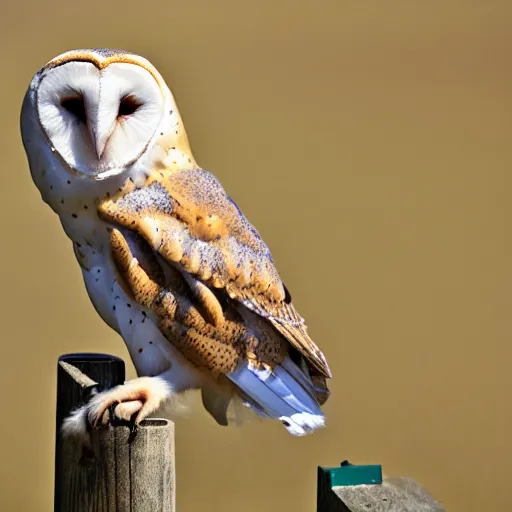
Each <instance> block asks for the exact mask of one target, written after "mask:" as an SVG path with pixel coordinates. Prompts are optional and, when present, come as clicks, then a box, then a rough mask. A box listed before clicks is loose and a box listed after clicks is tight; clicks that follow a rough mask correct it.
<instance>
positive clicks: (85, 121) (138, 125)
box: [21, 49, 190, 179]
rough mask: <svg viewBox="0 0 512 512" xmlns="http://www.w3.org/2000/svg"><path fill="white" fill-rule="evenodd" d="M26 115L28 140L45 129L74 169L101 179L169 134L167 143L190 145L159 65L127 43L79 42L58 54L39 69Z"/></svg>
mask: <svg viewBox="0 0 512 512" xmlns="http://www.w3.org/2000/svg"><path fill="white" fill-rule="evenodd" d="M21 120H22V134H23V139H24V143H25V145H27V139H29V137H30V136H32V135H33V134H34V130H39V131H40V132H41V134H42V135H43V139H44V141H45V143H46V144H47V145H48V147H49V149H50V151H51V152H52V153H53V154H54V155H56V156H57V157H58V158H59V159H60V160H61V162H62V163H63V164H64V166H65V167H66V168H67V170H69V171H71V172H73V173H78V174H80V175H82V176H87V177H91V178H93V179H104V178H107V177H109V176H112V175H117V174H120V173H122V172H123V171H124V170H125V169H126V168H127V167H129V166H130V165H132V164H133V163H134V162H136V161H137V160H138V159H140V158H141V156H142V155H143V154H144V153H145V152H146V151H147V150H148V148H150V147H151V146H152V145H154V143H155V141H160V142H161V141H162V136H164V139H165V140H164V145H166V146H168V147H171V146H174V147H179V146H182V149H183V151H185V152H190V148H189V146H188V141H187V136H186V133H185V130H184V128H183V125H182V122H181V118H180V115H179V112H178V109H177V106H176V104H175V102H174V98H173V96H172V93H171V92H170V90H169V88H168V87H167V86H166V84H165V82H164V80H163V79H162V77H161V76H160V74H159V72H158V71H157V70H156V69H155V68H154V66H152V65H151V63H150V62H148V61H147V60H146V59H144V58H142V57H139V56H138V55H135V54H131V53H128V52H125V51H120V50H119V51H118V50H101V49H100V50H73V51H69V52H66V53H63V54H62V55H59V56H57V57H55V58H54V59H52V60H51V61H50V62H48V63H47V64H46V65H45V66H44V67H43V68H42V69H41V70H40V71H39V72H38V73H37V74H36V75H35V76H34V78H33V80H32V82H31V84H30V87H29V89H28V91H27V95H26V96H25V101H24V105H23V110H22V117H21ZM34 125H37V126H34ZM28 142H29V141H28ZM165 149H168V148H165Z"/></svg>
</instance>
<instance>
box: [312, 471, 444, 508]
mask: <svg viewBox="0 0 512 512" xmlns="http://www.w3.org/2000/svg"><path fill="white" fill-rule="evenodd" d="M363 482H364V483H363ZM317 512H445V510H444V508H443V507H442V506H441V504H440V503H439V502H438V501H436V500H435V499H434V498H433V497H432V496H430V494H429V493H428V492H427V491H426V490H425V489H423V487H421V485H419V484H418V482H416V481H415V480H413V479H412V478H406V477H395V478H387V477H384V478H382V473H381V469H380V466H352V465H351V464H350V463H347V462H346V461H345V462H344V463H342V465H341V466H340V467H339V468H322V467H320V466H319V467H318V488H317Z"/></svg>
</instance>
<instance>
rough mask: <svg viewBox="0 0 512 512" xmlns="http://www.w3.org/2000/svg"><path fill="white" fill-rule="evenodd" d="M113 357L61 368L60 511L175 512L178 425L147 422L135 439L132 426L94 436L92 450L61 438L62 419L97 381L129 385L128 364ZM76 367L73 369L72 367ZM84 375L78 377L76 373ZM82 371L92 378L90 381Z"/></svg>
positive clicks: (69, 359) (80, 357)
mask: <svg viewBox="0 0 512 512" xmlns="http://www.w3.org/2000/svg"><path fill="white" fill-rule="evenodd" d="M109 358H110V356H102V355H97V354H93V355H87V354H75V355H70V356H63V357H62V358H61V359H60V360H59V363H62V362H63V361H64V362H65V363H66V364H64V365H62V364H59V374H58V383H57V388H58V398H57V428H58V430H57V435H56V468H55V506H54V510H55V512H174V511H175V468H174V425H173V423H172V422H169V421H167V420H161V419H148V420H145V421H143V422H142V423H141V425H140V427H139V429H138V432H137V435H136V436H135V439H133V440H131V439H129V437H130V429H129V427H128V426H126V425H123V424H119V425H117V424H116V425H115V426H112V425H109V426H108V427H104V428H101V429H97V430H93V431H92V432H91V438H90V439H91V444H90V446H89V447H87V446H84V444H83V443H82V442H81V441H80V440H77V439H73V438H63V437H62V436H61V435H60V426H61V424H62V420H63V419H64V418H65V417H66V416H67V415H68V414H69V412H70V411H71V410H72V409H74V408H75V407H77V406H80V405H82V404H83V403H85V402H86V401H87V399H88V388H89V389H90V386H91V385H92V381H94V382H96V383H97V384H98V389H99V390H102V389H108V388H110V387H112V386H114V385H117V384H119V383H122V382H123V381H124V363H123V361H122V360H120V359H118V358H112V359H109ZM69 365H71V366H69ZM73 368H75V369H77V370H79V371H78V372H75V371H74V369H73ZM81 372H83V373H85V374H87V376H88V377H89V378H87V377H85V375H83V374H82V373H81Z"/></svg>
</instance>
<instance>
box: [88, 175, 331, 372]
mask: <svg viewBox="0 0 512 512" xmlns="http://www.w3.org/2000/svg"><path fill="white" fill-rule="evenodd" d="M98 212H99V215H100V216H101V217H102V218H103V219H104V220H106V221H108V222H112V223H116V224H118V225H121V226H123V227H125V228H128V229H131V230H133V231H136V232H137V233H139V234H140V235H141V236H142V237H143V238H144V239H145V240H147V242H148V243H149V244H150V245H151V247H152V248H153V250H155V251H156V252H158V253H159V254H160V255H161V256H163V257H164V258H165V259H166V260H167V261H168V262H169V263H171V264H173V265H175V266H176V267H177V268H179V269H180V270H181V271H182V272H186V273H189V274H191V275H193V276H194V277H195V278H197V279H198V280H199V281H201V282H203V283H204V284H206V285H207V286H209V287H212V288H217V289H224V290H225V291H226V293H227V294H228V295H229V297H230V298H231V299H235V300H237V301H239V302H240V303H241V304H243V305H244V306H245V307H247V308H248V309H249V310H251V311H253V312H255V313H257V314H258V315H260V316H261V317H263V318H265V319H267V320H268V321H269V322H270V323H271V324H272V325H273V326H274V328H275V329H276V330H277V331H279V332H280V333H281V335H283V336H284V337H285V338H286V339H287V340H288V341H289V342H290V343H291V344H292V346H294V347H295V348H296V349H297V350H298V351H299V352H300V353H301V354H302V355H303V356H304V357H306V358H307V360H308V361H309V362H310V363H311V364H312V365H313V367H314V368H316V370H318V371H319V372H320V373H321V375H323V376H325V377H331V372H330V370H329V367H328V365H327V361H326V360H325V357H324V355H323V354H322V352H321V351H320V349H319V348H318V347H317V346H316V344H315V343H314V342H313V340H311V338H310V337H309V335H308V334H307V330H306V325H305V322H304V319H303V318H302V317H301V316H300V315H299V314H298V312H297V311H296V309H295V308H294V306H293V304H292V303H291V298H290V295H289V293H288V292H287V290H286V289H285V287H284V284H283V283H282V281H281V279H280V277H279V274H278V272H277V269H276V267H275V265H274V262H273V259H272V256H271V253H270V250H269V249H268V247H267V246H266V245H265V243H264V242H263V240H262V239H261V237H260V235H259V233H258V232H257V230H256V229H255V228H254V227H253V226H252V225H251V224H250V223H249V221H248V220H247V219H246V218H245V216H244V215H243V214H242V212H241V211H240V209H239V208H238V206H237V205H236V204H235V203H234V201H233V200H232V199H231V198H229V196H228V195H227V194H226V192H225V191H224V189H223V187H222V185H221V184H220V183H219V181H218V180H217V179H216V178H215V177H214V176H213V175H212V174H211V173H209V172H207V171H204V170H202V169H199V168H195V169H185V170H182V171H178V172H170V171H167V170H165V169H164V170H159V171H158V172H154V173H152V174H151V175H150V176H149V177H148V179H147V180H146V183H145V185H144V186H143V187H142V188H141V189H137V188H136V187H135V186H134V185H133V183H127V184H126V185H125V187H124V188H122V189H121V191H120V192H119V193H118V194H117V195H115V196H113V197H109V198H106V199H105V200H104V201H102V202H101V203H100V205H99V208H98Z"/></svg>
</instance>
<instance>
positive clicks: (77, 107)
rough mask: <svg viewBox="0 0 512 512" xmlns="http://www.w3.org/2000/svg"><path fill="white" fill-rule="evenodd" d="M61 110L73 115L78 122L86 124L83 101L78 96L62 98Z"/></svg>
mask: <svg viewBox="0 0 512 512" xmlns="http://www.w3.org/2000/svg"><path fill="white" fill-rule="evenodd" d="M60 104H61V105H62V107H63V108H65V109H66V110H67V111H68V112H70V113H71V114H73V115H74V116H75V117H76V118H77V119H78V120H79V121H81V122H82V123H84V124H87V116H86V115H85V104H84V99H83V98H82V97H80V96H72V97H70V98H64V99H63V100H62V101H61V103H60Z"/></svg>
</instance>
